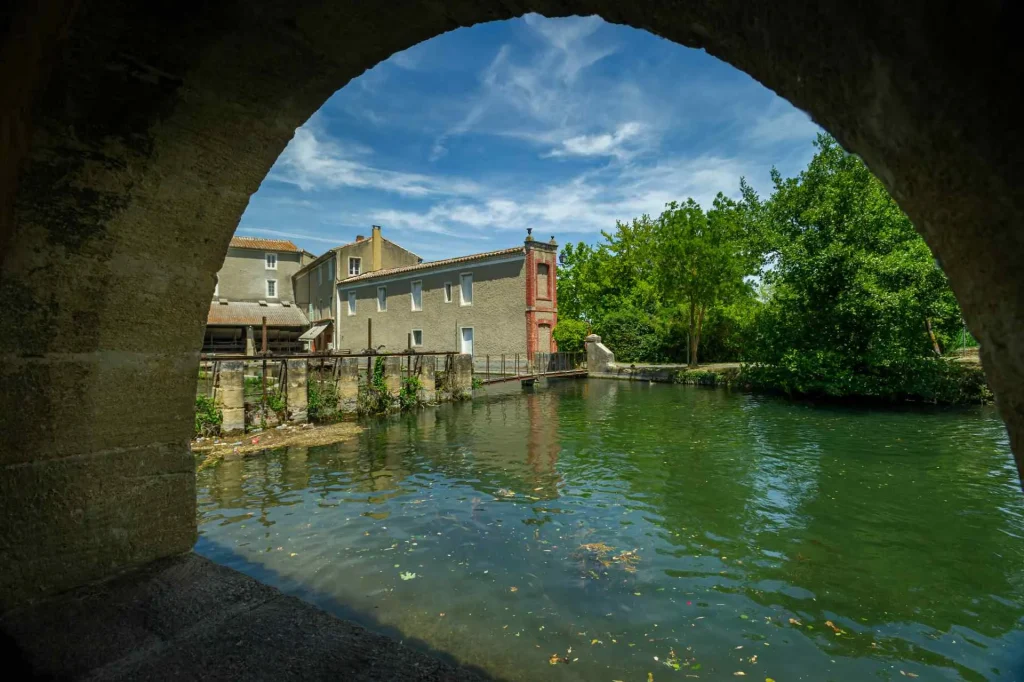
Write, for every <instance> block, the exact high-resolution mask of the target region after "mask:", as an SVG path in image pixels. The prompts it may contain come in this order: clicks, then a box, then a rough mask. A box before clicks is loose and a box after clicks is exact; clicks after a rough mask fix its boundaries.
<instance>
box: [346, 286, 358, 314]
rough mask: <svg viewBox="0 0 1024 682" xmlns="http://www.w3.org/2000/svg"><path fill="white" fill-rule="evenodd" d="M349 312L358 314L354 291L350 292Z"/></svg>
mask: <svg viewBox="0 0 1024 682" xmlns="http://www.w3.org/2000/svg"><path fill="white" fill-rule="evenodd" d="M348 314H349V315H355V314H356V292H354V291H350V292H348Z"/></svg>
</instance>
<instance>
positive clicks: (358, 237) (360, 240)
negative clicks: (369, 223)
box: [356, 234, 366, 242]
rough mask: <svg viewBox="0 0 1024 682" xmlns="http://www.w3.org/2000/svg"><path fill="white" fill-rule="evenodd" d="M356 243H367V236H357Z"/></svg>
mask: <svg viewBox="0 0 1024 682" xmlns="http://www.w3.org/2000/svg"><path fill="white" fill-rule="evenodd" d="M356 241H357V242H365V241H366V235H362V234H357V235H356Z"/></svg>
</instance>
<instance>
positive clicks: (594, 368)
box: [583, 334, 615, 374]
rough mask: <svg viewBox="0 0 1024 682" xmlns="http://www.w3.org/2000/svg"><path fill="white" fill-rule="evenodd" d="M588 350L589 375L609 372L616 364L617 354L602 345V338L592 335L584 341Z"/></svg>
mask: <svg viewBox="0 0 1024 682" xmlns="http://www.w3.org/2000/svg"><path fill="white" fill-rule="evenodd" d="M583 342H584V345H585V346H586V349H587V373H588V374H600V373H602V372H607V371H608V370H609V367H611V366H612V365H614V364H615V353H613V352H612V351H611V350H610V349H609V348H608V346H606V345H604V344H603V343H601V337H600V336H598V335H597V334H591V335H590V336H588V337H587V338H585V339H584V340H583Z"/></svg>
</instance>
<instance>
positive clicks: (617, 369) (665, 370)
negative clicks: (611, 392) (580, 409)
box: [587, 362, 740, 386]
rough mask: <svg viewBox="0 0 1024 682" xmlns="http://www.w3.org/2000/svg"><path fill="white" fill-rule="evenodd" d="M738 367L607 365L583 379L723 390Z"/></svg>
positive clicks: (728, 365) (723, 364)
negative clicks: (712, 387) (691, 367)
mask: <svg viewBox="0 0 1024 682" xmlns="http://www.w3.org/2000/svg"><path fill="white" fill-rule="evenodd" d="M739 372H740V365H739V363H734V362H721V363H714V364H708V365H700V366H699V367H697V368H696V369H690V368H689V367H687V366H686V365H675V364H665V365H646V364H631V365H626V364H620V363H611V364H609V365H607V366H605V367H604V368H603V371H599V372H594V371H588V372H587V377H589V378H593V379H621V380H623V381H653V382H655V383H664V384H695V385H708V386H727V385H730V384H732V383H733V382H734V381H736V379H737V378H738V377H739Z"/></svg>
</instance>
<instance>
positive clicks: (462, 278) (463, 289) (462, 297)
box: [459, 272, 473, 308]
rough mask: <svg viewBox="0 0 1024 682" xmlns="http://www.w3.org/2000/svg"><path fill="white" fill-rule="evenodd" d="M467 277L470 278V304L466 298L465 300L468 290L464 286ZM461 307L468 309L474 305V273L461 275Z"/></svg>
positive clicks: (461, 273)
mask: <svg viewBox="0 0 1024 682" xmlns="http://www.w3.org/2000/svg"><path fill="white" fill-rule="evenodd" d="M467 277H468V278H469V302H468V303H467V302H466V298H465V292H466V289H465V286H464V285H463V281H464V280H465V279H466V278H467ZM459 305H460V306H462V307H463V308H467V307H469V306H471V305H473V273H472V272H460V273H459Z"/></svg>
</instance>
